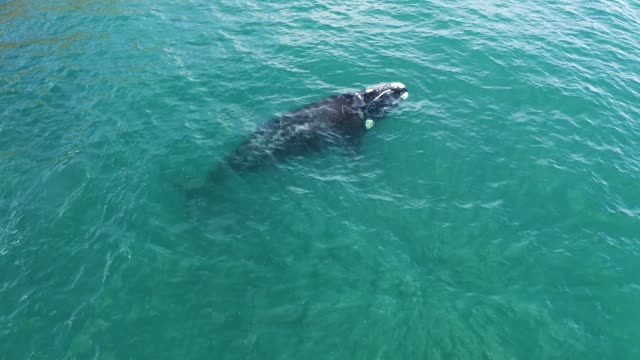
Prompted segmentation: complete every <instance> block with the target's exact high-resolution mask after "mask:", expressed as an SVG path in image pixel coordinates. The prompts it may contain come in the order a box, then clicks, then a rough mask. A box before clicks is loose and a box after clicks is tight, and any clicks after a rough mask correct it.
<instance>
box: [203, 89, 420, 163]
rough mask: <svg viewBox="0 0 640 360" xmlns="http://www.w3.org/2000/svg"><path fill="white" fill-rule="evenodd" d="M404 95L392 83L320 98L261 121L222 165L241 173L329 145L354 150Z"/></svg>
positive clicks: (401, 90) (404, 92) (317, 150)
mask: <svg viewBox="0 0 640 360" xmlns="http://www.w3.org/2000/svg"><path fill="white" fill-rule="evenodd" d="M408 94H409V93H408V92H407V88H406V87H405V86H404V85H403V84H402V83H398V82H395V83H384V84H379V85H374V86H371V87H368V88H367V89H365V90H362V91H355V92H353V93H347V94H341V95H337V96H332V97H329V98H325V99H322V100H320V101H318V102H315V103H313V104H311V105H308V106H306V107H303V108H300V109H297V110H294V111H291V112H289V113H286V114H284V115H282V116H280V117H277V118H275V119H272V120H270V121H268V122H266V123H265V124H264V125H262V126H261V127H260V128H258V129H257V130H256V131H255V132H254V133H253V134H251V136H249V138H247V139H246V140H245V141H244V142H242V143H241V144H240V145H239V146H238V147H237V148H236V149H235V150H234V151H233V152H232V153H231V154H229V155H228V156H227V157H226V158H225V164H226V165H227V166H228V167H229V168H231V169H232V170H234V171H235V172H238V173H241V172H248V171H255V170H259V169H262V168H264V167H266V166H268V165H272V164H274V163H275V162H279V161H285V160H287V159H288V158H291V157H296V156H301V155H306V154H310V153H315V152H319V151H321V150H323V149H326V148H327V147H330V146H332V145H337V146H348V147H353V148H357V147H358V146H359V144H360V142H361V139H362V136H363V135H364V134H365V133H366V132H367V128H368V127H371V126H373V123H374V122H373V121H374V120H379V119H381V118H383V117H384V116H386V115H387V113H388V112H389V111H390V110H391V109H392V108H394V107H395V106H397V105H398V104H399V103H400V101H401V100H403V99H406V98H407V97H408ZM211 175H213V174H211Z"/></svg>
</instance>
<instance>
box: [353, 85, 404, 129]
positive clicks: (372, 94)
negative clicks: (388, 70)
mask: <svg viewBox="0 0 640 360" xmlns="http://www.w3.org/2000/svg"><path fill="white" fill-rule="evenodd" d="M357 95H359V96H361V97H362V99H363V101H364V106H363V111H364V113H365V114H366V117H367V118H371V119H376V120H379V119H382V118H383V117H385V116H386V115H387V114H389V112H390V111H391V110H392V109H393V108H395V107H396V106H398V104H400V102H401V101H402V100H404V99H406V98H408V97H409V92H408V91H407V87H406V86H404V84H403V83H399V82H390V83H382V84H378V85H373V86H369V87H368V88H366V89H365V90H364V91H359V92H358V93H357Z"/></svg>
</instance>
